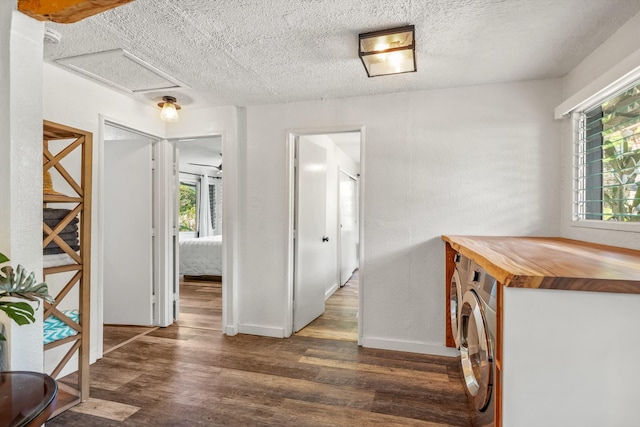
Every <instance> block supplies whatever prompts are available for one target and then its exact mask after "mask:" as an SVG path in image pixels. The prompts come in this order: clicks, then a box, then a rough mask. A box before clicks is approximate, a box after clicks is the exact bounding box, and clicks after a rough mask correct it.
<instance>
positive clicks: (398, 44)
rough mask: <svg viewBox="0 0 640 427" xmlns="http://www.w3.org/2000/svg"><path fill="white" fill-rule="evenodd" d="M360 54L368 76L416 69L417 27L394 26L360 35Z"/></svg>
mask: <svg viewBox="0 0 640 427" xmlns="http://www.w3.org/2000/svg"><path fill="white" fill-rule="evenodd" d="M359 39H360V46H359V49H358V55H359V56H360V59H361V60H362V64H363V65H364V68H365V70H367V76H369V77H376V76H385V75H388V74H400V73H412V72H414V71H416V40H415V27H414V26H413V25H408V26H406V27H399V28H392V29H389V30H382V31H373V32H370V33H364V34H360V35H359Z"/></svg>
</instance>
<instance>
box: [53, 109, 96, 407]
mask: <svg viewBox="0 0 640 427" xmlns="http://www.w3.org/2000/svg"><path fill="white" fill-rule="evenodd" d="M51 141H65V143H66V146H65V147H64V148H63V149H61V150H56V154H53V153H52V151H50V150H49V145H50V142H51ZM67 142H68V143H67ZM92 143H93V135H92V133H91V132H86V131H83V130H80V129H75V128H72V127H69V126H65V125H61V124H58V123H53V122H49V121H46V120H45V121H44V124H43V154H44V156H43V171H44V172H52V171H53V169H55V171H56V172H57V174H59V175H60V176H62V177H63V178H64V180H65V181H66V183H67V184H68V185H69V187H71V189H72V192H73V193H75V194H68V195H61V194H56V195H49V194H45V195H43V206H44V207H47V205H48V204H51V203H55V204H56V205H57V206H60V204H63V205H65V209H69V213H68V214H67V215H66V216H65V218H64V219H62V220H61V221H60V222H59V223H58V224H57V225H56V226H55V227H53V228H51V227H49V226H48V225H47V224H46V223H45V222H43V231H44V233H43V236H44V238H43V242H42V245H43V246H42V247H43V248H44V247H46V246H47V245H48V244H49V243H51V242H55V243H56V244H57V245H58V246H59V247H60V248H61V249H62V250H64V253H65V254H67V255H68V256H69V258H68V259H69V261H68V262H65V263H64V265H56V266H54V267H47V268H44V269H43V276H44V279H45V281H47V277H51V276H52V275H55V274H60V273H74V272H75V273H74V274H72V277H71V279H69V280H67V281H66V285H64V286H63V288H62V290H60V291H59V292H58V293H57V295H54V298H55V303H53V304H48V303H45V307H44V318H45V319H46V318H47V317H48V316H50V315H55V316H56V317H57V318H58V319H60V320H61V321H63V322H64V323H65V324H66V325H67V326H68V327H70V328H73V329H74V330H75V331H76V332H77V334H76V335H72V336H70V337H67V338H64V339H61V340H58V341H54V342H52V343H49V344H46V345H44V351H45V352H46V351H47V350H50V349H53V348H56V347H59V346H62V345H65V344H71V345H70V347H69V348H68V350H67V352H66V353H65V355H64V356H63V357H62V359H61V360H60V362H58V364H57V366H56V368H55V369H54V370H53V372H52V373H51V376H52V377H54V378H57V377H58V376H59V375H60V373H61V372H62V370H63V369H64V367H65V366H66V365H67V363H69V361H70V360H71V359H72V358H73V356H74V354H75V353H76V352H77V353H78V367H77V384H73V385H72V386H70V385H68V384H64V383H61V382H58V386H59V393H58V396H57V397H56V400H55V401H54V403H53V406H54V408H55V409H54V413H53V415H52V416H55V415H58V414H59V413H60V412H63V411H65V410H67V409H69V408H70V407H72V406H74V405H76V404H78V403H80V402H84V401H86V400H87V399H88V398H89V353H90V341H89V335H90V333H89V332H90V329H89V327H90V304H91V302H90V288H91V286H90V277H91V174H92ZM78 150H79V154H80V156H79V158H80V162H81V166H80V173H79V176H78V173H77V172H76V171H69V170H68V168H66V167H65V166H64V165H63V163H62V161H63V160H64V159H65V158H67V157H69V156H70V155H71V154H72V153H74V154H73V156H78V154H77V153H78ZM76 158H77V157H76ZM76 169H77V168H76ZM71 172H76V173H75V175H76V176H73V175H74V174H72V173H71ZM74 218H79V223H78V235H79V247H80V250H79V251H75V250H74V249H73V248H72V247H70V246H69V245H68V244H67V243H66V242H65V241H64V240H63V239H62V238H61V237H60V236H59V234H60V233H61V231H62V230H63V229H64V228H65V226H67V225H68V224H69V223H70V222H71V221H72V220H73V219H74ZM72 292H74V293H75V292H77V295H78V307H77V309H78V312H79V315H80V318H79V322H78V323H76V322H74V321H73V320H71V319H70V318H69V317H67V316H66V315H65V314H63V313H62V311H61V310H59V309H58V307H59V305H60V303H61V302H63V301H65V298H66V297H69V296H70V295H71V294H72Z"/></svg>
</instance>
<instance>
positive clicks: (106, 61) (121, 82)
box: [56, 49, 190, 93]
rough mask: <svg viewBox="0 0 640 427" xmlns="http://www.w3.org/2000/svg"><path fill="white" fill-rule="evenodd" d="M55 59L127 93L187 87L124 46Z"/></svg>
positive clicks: (187, 87)
mask: <svg viewBox="0 0 640 427" xmlns="http://www.w3.org/2000/svg"><path fill="white" fill-rule="evenodd" d="M56 62H57V63H58V64H60V65H63V66H65V67H67V68H69V69H71V70H73V71H76V72H78V73H80V74H83V75H84V76H86V77H89V78H92V79H94V80H98V81H99V82H102V83H104V84H107V85H109V86H113V87H115V88H118V89H120V90H122V91H125V92H128V93H141V92H149V91H156V90H166V89H179V88H186V89H190V87H189V86H188V85H186V84H185V83H182V82H181V81H180V80H178V79H176V78H175V77H172V76H170V75H169V74H167V73H165V72H163V71H161V70H160V69H158V68H156V67H154V66H153V65H151V64H149V63H148V62H146V61H144V60H142V59H140V58H138V57H137V56H135V55H134V54H132V53H131V52H128V51H126V50H124V49H113V50H106V51H103V52H96V53H89V54H85V55H78V56H71V57H68V58H61V59H58V60H56Z"/></svg>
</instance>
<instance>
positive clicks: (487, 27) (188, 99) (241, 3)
mask: <svg viewBox="0 0 640 427" xmlns="http://www.w3.org/2000/svg"><path fill="white" fill-rule="evenodd" d="M638 11H640V0H350V1H345V0H218V1H211V0H136V1H134V2H132V3H129V4H126V5H124V6H121V7H119V8H116V9H113V10H110V11H108V12H105V13H102V14H100V15H97V16H94V17H91V18H88V19H85V20H83V21H81V22H78V23H76V24H68V25H63V24H54V23H47V28H51V29H54V30H55V31H58V32H59V33H61V34H62V40H61V42H60V43H59V44H53V43H51V42H46V43H45V59H46V60H48V61H52V62H53V61H55V60H56V59H59V58H65V57H70V56H76V55H81V54H86V53H93V52H100V51H106V50H112V49H118V48H122V49H125V50H127V51H128V52H131V53H132V54H134V55H135V56H137V57H138V58H141V59H142V60H143V61H146V62H148V63H149V64H151V65H152V66H154V67H156V68H158V69H159V70H161V71H164V72H165V73H167V74H169V75H170V76H173V77H175V78H177V79H178V80H180V81H181V82H184V83H185V84H186V85H188V86H190V88H189V89H171V90H167V91H161V92H146V93H137V94H131V96H134V97H137V98H139V99H141V100H144V101H146V102H149V103H151V102H154V103H155V102H158V101H159V99H160V97H161V96H162V95H167V94H168V95H173V96H175V97H176V98H178V102H179V103H180V104H182V105H183V106H185V107H187V108H189V107H196V106H206V105H213V106H220V105H237V106H246V105H252V104H266V103H283V102H294V101H303V100H318V99H327V98H341V97H350V96H363V95H373V94H380V93H390V92H406V91H415V90H424V89H436V88H446V87H461V86H470V85H481V84H490V83H499V82H509V81H519V80H531V79H543V78H551V77H561V76H563V75H565V74H566V73H567V72H568V71H570V70H571V69H572V68H573V67H575V66H576V65H577V64H578V63H579V62H580V61H581V60H582V59H584V58H585V57H586V56H587V55H588V54H589V53H590V52H591V51H593V50H594V49H595V48H596V47H597V46H599V45H600V44H601V43H602V42H603V41H604V40H606V39H607V38H608V37H609V36H610V35H611V34H613V32H615V30H616V29H617V28H618V27H619V26H620V25H622V24H623V23H624V22H626V21H627V20H628V19H630V18H631V17H632V16H633V15H635V14H636V13H638ZM408 24H413V25H415V26H416V45H417V52H416V57H417V66H418V71H417V72H416V73H409V74H402V75H395V76H385V77H375V78H367V77H366V73H365V70H364V68H363V66H362V64H361V62H360V59H359V58H358V53H357V48H358V34H359V33H363V32H368V31H374V30H379V29H385V28H391V27H396V26H402V25H408ZM104 66H105V67H107V68H108V67H112V66H113V65H110V64H109V63H105V65H104Z"/></svg>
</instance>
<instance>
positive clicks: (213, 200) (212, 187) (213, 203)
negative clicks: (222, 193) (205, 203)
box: [209, 184, 216, 230]
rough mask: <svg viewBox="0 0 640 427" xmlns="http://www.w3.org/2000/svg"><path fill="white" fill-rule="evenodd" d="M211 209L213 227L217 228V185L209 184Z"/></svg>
mask: <svg viewBox="0 0 640 427" xmlns="http://www.w3.org/2000/svg"><path fill="white" fill-rule="evenodd" d="M209 211H210V212H211V228H213V229H214V230H215V228H216V186H215V185H214V184H209Z"/></svg>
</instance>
